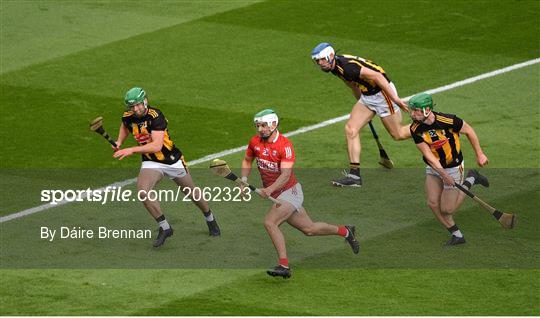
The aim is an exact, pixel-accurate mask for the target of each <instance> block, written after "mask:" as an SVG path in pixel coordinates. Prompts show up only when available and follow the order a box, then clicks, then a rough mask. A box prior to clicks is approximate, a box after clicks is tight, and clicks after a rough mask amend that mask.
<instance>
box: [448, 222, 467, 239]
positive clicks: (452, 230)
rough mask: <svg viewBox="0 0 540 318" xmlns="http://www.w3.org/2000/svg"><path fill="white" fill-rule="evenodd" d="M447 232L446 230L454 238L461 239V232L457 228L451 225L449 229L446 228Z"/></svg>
mask: <svg viewBox="0 0 540 318" xmlns="http://www.w3.org/2000/svg"><path fill="white" fill-rule="evenodd" d="M447 230H448V232H450V234H452V235H453V236H455V237H463V234H462V233H461V231H460V230H459V228H458V227H457V225H455V224H454V225H452V226H451V227H449V228H447Z"/></svg>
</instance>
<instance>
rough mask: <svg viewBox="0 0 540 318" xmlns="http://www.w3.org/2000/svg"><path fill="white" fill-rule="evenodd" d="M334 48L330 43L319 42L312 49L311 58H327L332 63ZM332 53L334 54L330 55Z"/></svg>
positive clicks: (315, 59)
mask: <svg viewBox="0 0 540 318" xmlns="http://www.w3.org/2000/svg"><path fill="white" fill-rule="evenodd" d="M334 54H335V52H334V48H333V47H332V45H330V43H326V42H323V43H319V45H317V46H316V47H315V48H314V49H313V50H312V51H311V59H312V60H314V61H317V60H320V59H325V60H326V61H328V63H332V62H333V61H334ZM330 55H332V56H330Z"/></svg>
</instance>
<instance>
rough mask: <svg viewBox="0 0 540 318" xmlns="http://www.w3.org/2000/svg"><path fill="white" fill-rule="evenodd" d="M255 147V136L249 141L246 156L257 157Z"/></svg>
mask: <svg viewBox="0 0 540 318" xmlns="http://www.w3.org/2000/svg"><path fill="white" fill-rule="evenodd" d="M254 148H255V140H254V139H253V138H251V140H250V141H249V144H248V146H247V149H246V157H248V158H253V157H255V151H254Z"/></svg>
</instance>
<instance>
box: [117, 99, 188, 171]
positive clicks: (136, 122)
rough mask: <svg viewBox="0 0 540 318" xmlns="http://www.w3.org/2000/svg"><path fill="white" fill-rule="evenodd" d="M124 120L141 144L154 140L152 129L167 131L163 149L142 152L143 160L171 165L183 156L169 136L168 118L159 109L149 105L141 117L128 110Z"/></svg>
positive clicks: (123, 117)
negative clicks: (153, 151)
mask: <svg viewBox="0 0 540 318" xmlns="http://www.w3.org/2000/svg"><path fill="white" fill-rule="evenodd" d="M122 122H123V123H124V126H126V128H127V129H129V132H131V134H133V137H135V140H136V141H137V143H138V144H139V145H145V144H147V143H149V142H151V141H152V131H154V130H155V131H164V132H165V135H164V136H163V147H162V148H161V151H158V152H155V153H145V154H142V160H143V161H155V162H159V163H164V164H168V165H171V164H173V163H176V162H177V161H178V160H179V159H180V158H181V157H182V152H181V151H180V150H179V149H178V148H176V146H175V145H174V143H173V141H172V140H171V138H170V136H169V130H168V129H167V119H166V118H165V116H164V115H163V113H162V112H161V111H160V110H159V109H156V108H153V107H148V112H147V113H146V115H144V116H143V117H141V118H139V117H137V116H135V115H134V114H133V112H132V111H126V112H124V115H123V116H122Z"/></svg>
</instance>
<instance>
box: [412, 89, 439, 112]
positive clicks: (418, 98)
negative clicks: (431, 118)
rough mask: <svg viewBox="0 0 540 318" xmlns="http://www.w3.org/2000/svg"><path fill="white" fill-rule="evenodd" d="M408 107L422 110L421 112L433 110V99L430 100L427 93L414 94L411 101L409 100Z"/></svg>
mask: <svg viewBox="0 0 540 318" xmlns="http://www.w3.org/2000/svg"><path fill="white" fill-rule="evenodd" d="M408 104H409V107H410V108H412V109H422V110H423V111H425V110H426V108H427V107H429V109H431V110H432V109H433V106H435V105H434V104H433V99H432V98H431V95H429V94H428V93H420V94H416V95H414V96H413V97H411V99H409V102H408Z"/></svg>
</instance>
